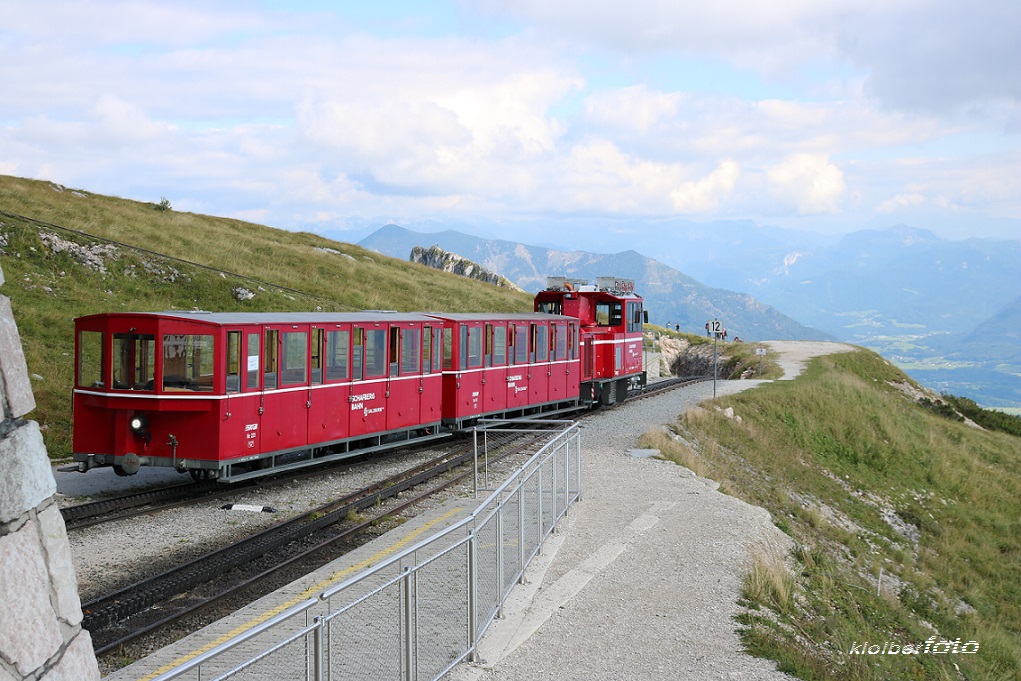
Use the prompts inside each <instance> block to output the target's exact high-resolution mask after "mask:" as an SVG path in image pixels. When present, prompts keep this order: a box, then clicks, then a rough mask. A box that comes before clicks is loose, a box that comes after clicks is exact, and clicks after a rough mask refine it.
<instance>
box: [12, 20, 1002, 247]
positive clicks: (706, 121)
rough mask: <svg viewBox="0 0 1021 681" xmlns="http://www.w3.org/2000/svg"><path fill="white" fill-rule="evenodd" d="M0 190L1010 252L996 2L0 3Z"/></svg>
mask: <svg viewBox="0 0 1021 681" xmlns="http://www.w3.org/2000/svg"><path fill="white" fill-rule="evenodd" d="M0 93H2V94H0V173H2V174H10V175H18V176H22V177H30V178H40V179H47V180H52V181H55V182H58V183H61V184H64V185H67V186H71V187H78V188H83V189H87V190H90V191H95V192H100V193H106V194H114V195H117V196H123V197H126V198H133V199H139V200H144V201H154V202H155V201H159V200H160V198H161V197H166V198H168V199H169V200H170V201H171V203H172V205H173V207H174V209H176V210H188V211H197V212H203V213H210V214H214V215H222V216H230V217H238V218H242V219H247V220H252V221H256V222H260V223H263V224H269V225H272V226H274V227H281V228H286V229H302V230H307V231H318V230H323V229H331V228H338V227H344V226H345V225H352V224H354V222H355V221H354V220H352V218H353V217H354V216H361V217H363V218H386V219H391V220H395V221H398V222H404V223H414V222H415V221H418V220H423V219H437V220H441V221H446V222H461V223H463V222H465V221H468V222H471V221H472V220H481V219H483V218H484V219H486V220H488V221H492V223H491V224H497V225H499V224H511V223H514V222H516V221H520V220H529V221H533V222H535V223H537V224H543V225H550V224H556V222H557V221H558V220H573V221H575V222H577V221H579V220H580V221H584V220H592V221H604V222H605V221H606V220H620V221H623V222H626V221H628V220H636V221H645V220H659V219H662V218H674V217H679V218H684V219H686V220H692V221H713V220H719V219H751V220H754V221H755V222H757V223H758V224H762V225H776V226H782V227H791V228H798V229H805V230H815V231H822V232H828V233H835V232H844V231H851V230H854V229H860V228H864V227H877V226H887V225H893V224H896V223H899V222H905V223H908V224H912V225H915V226H919V227H928V228H931V229H933V230H934V231H936V232H937V233H938V234H940V235H941V236H945V237H949V238H964V237H967V236H1010V237H1014V238H1017V237H1019V236H1021V3H1019V2H1018V0H980V1H979V2H972V3H969V2H961V0H827V1H826V2H820V1H819V0H773V1H771V2H762V0H714V1H713V2H705V1H698V2H696V1H694V0H673V1H671V0H628V2H622V1H619V0H618V1H617V2H609V1H607V0H584V1H582V0H557V1H556V2H551V1H550V0H508V1H505V2H503V1H499V0H464V1H463V2H461V1H458V0H447V1H443V0H433V1H430V2H413V1H411V0H409V1H407V2H395V1H389V0H374V1H373V2H366V1H364V0H361V1H359V2H347V1H339V0H333V1H329V0H279V1H274V0H264V1H262V2H251V1H242V0H238V1H236V2H229V1H223V2H217V1H215V0H204V1H202V2H197V1H196V2H191V1H187V0H181V1H177V2H161V1H159V0H150V1H148V2H146V1H118V0H104V1H98V0H96V1H89V0H75V1H71V0H68V1H61V0H24V1H23V0H0Z"/></svg>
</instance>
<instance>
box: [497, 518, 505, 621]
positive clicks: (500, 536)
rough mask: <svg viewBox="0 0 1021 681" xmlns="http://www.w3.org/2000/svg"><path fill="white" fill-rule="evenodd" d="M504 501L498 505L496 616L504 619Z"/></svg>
mask: <svg viewBox="0 0 1021 681" xmlns="http://www.w3.org/2000/svg"><path fill="white" fill-rule="evenodd" d="M504 506H505V504H504V502H502V501H501V502H500V505H499V506H497V507H496V603H497V604H496V616H497V617H499V618H500V619H503V600H504V599H503V571H504V566H503V542H504V536H503V509H504Z"/></svg>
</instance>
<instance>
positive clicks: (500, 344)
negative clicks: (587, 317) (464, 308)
mask: <svg viewBox="0 0 1021 681" xmlns="http://www.w3.org/2000/svg"><path fill="white" fill-rule="evenodd" d="M436 317H437V319H440V320H442V322H443V422H444V423H445V424H446V425H448V426H450V427H451V428H454V429H455V430H459V429H461V428H463V427H464V426H465V425H468V424H471V423H474V422H476V421H477V420H478V419H479V418H480V417H486V416H490V417H494V416H521V415H528V414H536V413H551V412H554V411H557V410H560V409H568V408H575V407H576V406H577V403H578V389H579V384H578V380H579V370H580V359H579V355H578V347H579V346H578V343H579V338H580V336H579V331H578V320H577V319H573V318H571V317H566V316H561V315H557V316H550V315H548V314H535V313H532V314H504V315H500V314H445V315H436Z"/></svg>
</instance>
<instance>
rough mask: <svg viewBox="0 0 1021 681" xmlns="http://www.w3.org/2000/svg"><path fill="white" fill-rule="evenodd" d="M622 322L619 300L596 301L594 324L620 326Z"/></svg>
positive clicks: (622, 313)
mask: <svg viewBox="0 0 1021 681" xmlns="http://www.w3.org/2000/svg"><path fill="white" fill-rule="evenodd" d="M623 323H624V312H623V310H622V309H621V304H620V303H619V302H610V301H607V302H604V303H596V324H597V325H599V326H620V325H621V324H623Z"/></svg>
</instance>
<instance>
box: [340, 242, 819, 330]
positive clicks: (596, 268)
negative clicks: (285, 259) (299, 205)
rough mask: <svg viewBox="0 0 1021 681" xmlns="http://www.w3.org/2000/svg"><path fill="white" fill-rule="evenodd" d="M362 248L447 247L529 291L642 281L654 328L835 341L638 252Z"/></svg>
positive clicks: (375, 245) (377, 247)
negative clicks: (576, 283) (715, 324)
mask: <svg viewBox="0 0 1021 681" xmlns="http://www.w3.org/2000/svg"><path fill="white" fill-rule="evenodd" d="M358 245H359V246H362V247H363V248H367V249H370V250H374V251H378V252H379V253H382V254H384V255H388V256H391V257H394V258H402V259H405V260H406V259H407V258H408V256H409V255H410V253H411V251H412V249H413V248H415V247H416V246H421V247H429V246H433V245H436V246H439V247H440V248H443V249H445V250H448V251H451V252H453V253H456V254H458V255H461V256H463V257H465V258H468V259H469V260H473V261H474V262H476V263H478V264H479V265H482V266H483V267H485V268H486V269H487V270H490V271H492V272H497V273H499V274H500V275H501V276H503V277H506V278H507V279H509V280H511V281H513V282H514V283H515V284H517V285H518V286H520V287H521V288H523V289H525V290H526V291H530V292H536V291H539V290H541V289H542V288H544V287H545V285H546V277H547V276H550V275H563V276H569V277H578V278H582V279H588V280H589V281H594V280H595V278H596V277H599V276H612V277H623V278H627V279H634V280H635V282H636V284H637V288H638V291H639V293H641V295H642V296H643V297H644V298H645V301H646V308H647V309H648V310H649V316H650V320H651V321H652V322H653V323H656V324H660V325H665V324H669V325H671V326H678V325H679V326H680V328H681V329H682V330H684V331H687V332H689V333H698V332H700V331H701V330H702V329H703V328H704V325H705V323H706V322H707V321H708V320H710V319H720V320H723V321H724V322H725V325H726V327H727V330H728V336H729V337H730V338H736V337H740V338H742V339H745V340H764V339H776V340H790V339H804V340H822V339H827V338H832V336H830V335H828V334H826V333H823V332H820V331H818V330H816V329H811V328H808V327H806V326H804V325H802V324H800V323H798V322H796V321H795V320H793V319H791V318H790V317H787V316H785V315H783V314H781V313H780V312H778V311H777V310H775V309H773V308H771V307H770V306H768V305H764V304H762V303H760V302H758V301H757V300H755V299H754V298H752V297H751V296H749V295H747V294H743V293H735V292H734V291H727V290H723V289H714V288H711V287H708V286H705V285H704V284H701V283H699V282H697V281H695V280H694V279H692V278H691V277H689V276H687V275H685V274H682V273H681V272H678V271H677V270H675V269H673V268H671V267H668V266H666V265H664V264H663V263H660V262H658V261H656V260H654V259H652V258H647V257H645V256H643V255H641V254H639V253H637V252H635V251H624V252H623V253H614V254H610V255H604V254H598V253H588V252H585V251H574V252H566V251H558V250H553V249H549V248H543V247H539V246H528V245H525V244H520V243H516V242H513V241H504V240H499V239H482V238H479V237H474V236H470V235H468V234H463V233H461V232H456V231H453V230H447V231H443V232H434V233H423V232H414V231H412V230H409V229H405V228H404V227H400V226H398V225H393V224H391V225H386V226H384V227H381V228H380V229H378V230H377V231H376V232H374V233H373V234H370V235H369V236H368V237H366V238H365V239H363V240H362V241H360V242H359V244H358Z"/></svg>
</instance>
